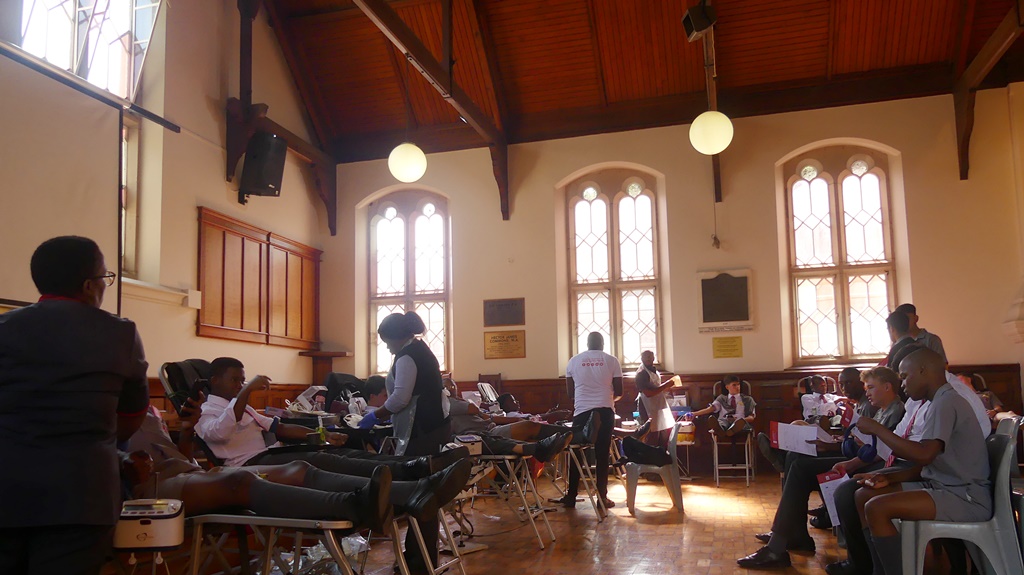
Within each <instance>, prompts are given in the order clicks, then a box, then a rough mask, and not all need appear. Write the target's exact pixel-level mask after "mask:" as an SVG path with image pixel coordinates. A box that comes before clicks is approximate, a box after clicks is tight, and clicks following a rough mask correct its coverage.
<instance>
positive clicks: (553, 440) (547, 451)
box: [533, 431, 572, 463]
mask: <svg viewBox="0 0 1024 575" xmlns="http://www.w3.org/2000/svg"><path fill="white" fill-rule="evenodd" d="M570 441H572V432H571V431H567V432H565V433H559V434H556V435H552V436H551V437H547V438H545V439H542V440H540V441H538V442H537V447H536V449H535V450H534V452H533V457H534V459H536V460H537V461H540V462H541V463H546V462H548V461H551V460H552V459H554V458H555V456H556V455H558V454H559V453H561V452H563V451H565V448H566V447H569V442H570Z"/></svg>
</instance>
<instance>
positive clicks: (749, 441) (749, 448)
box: [708, 380, 755, 487]
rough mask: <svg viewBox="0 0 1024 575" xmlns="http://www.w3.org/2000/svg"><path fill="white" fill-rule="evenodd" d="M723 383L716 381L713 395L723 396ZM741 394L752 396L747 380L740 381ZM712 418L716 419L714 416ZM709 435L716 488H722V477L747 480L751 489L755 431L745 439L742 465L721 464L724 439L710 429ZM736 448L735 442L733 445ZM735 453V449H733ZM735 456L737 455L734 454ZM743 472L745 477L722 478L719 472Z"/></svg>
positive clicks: (746, 435)
mask: <svg viewBox="0 0 1024 575" xmlns="http://www.w3.org/2000/svg"><path fill="white" fill-rule="evenodd" d="M722 389H723V387H722V382H721V381H716V382H715V386H714V388H712V395H713V396H714V397H718V396H719V395H721V394H722ZM740 393H742V394H744V395H750V383H749V382H747V381H746V380H743V381H740ZM710 417H716V416H715V414H712V415H711V416H710ZM708 433H710V434H711V442H712V444H713V445H712V454H713V455H714V467H715V487H720V486H721V484H720V481H721V478H722V477H727V478H736V479H739V478H744V477H745V478H746V480H747V487H750V479H751V478H752V477H753V476H754V461H755V459H754V439H753V438H754V433H753V431H749V432H747V433H746V434H744V435H745V437H743V462H742V463H720V462H719V453H718V449H719V446H721V445H723V444H724V443H725V441H724V438H720V437H718V435H717V434H716V433H715V431H714V429H709V430H708ZM732 445H733V446H735V442H733V443H732ZM733 451H734V452H735V449H733ZM733 455H735V453H734V454H733ZM741 470H742V471H743V475H735V476H732V475H730V476H721V475H719V471H741Z"/></svg>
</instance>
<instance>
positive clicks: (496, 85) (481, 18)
mask: <svg viewBox="0 0 1024 575" xmlns="http://www.w3.org/2000/svg"><path fill="white" fill-rule="evenodd" d="M482 1H483V0H465V5H466V9H467V10H468V11H469V21H470V26H471V27H475V28H474V29H473V38H474V39H475V40H476V45H477V50H478V51H479V52H480V53H481V54H483V55H484V60H485V62H486V66H485V67H484V86H485V88H486V90H487V92H488V94H489V95H490V97H491V99H492V100H493V101H494V108H495V110H496V111H497V115H498V124H499V125H500V127H501V129H503V130H507V129H508V122H509V116H508V114H509V108H508V98H507V97H506V94H505V85H504V82H503V81H502V77H501V69H500V68H499V67H498V53H497V51H496V48H495V47H494V36H493V35H492V33H491V25H490V20H489V19H488V17H487V14H486V13H485V12H484V11H483V10H482V8H483V7H482V6H480V5H479V4H480V3H481V2H482Z"/></svg>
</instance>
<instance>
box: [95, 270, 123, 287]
mask: <svg viewBox="0 0 1024 575" xmlns="http://www.w3.org/2000/svg"><path fill="white" fill-rule="evenodd" d="M89 279H94V280H103V283H105V284H107V285H108V286H112V285H114V280H115V279H117V274H116V273H114V272H107V273H105V274H103V275H101V276H95V277H92V278H89Z"/></svg>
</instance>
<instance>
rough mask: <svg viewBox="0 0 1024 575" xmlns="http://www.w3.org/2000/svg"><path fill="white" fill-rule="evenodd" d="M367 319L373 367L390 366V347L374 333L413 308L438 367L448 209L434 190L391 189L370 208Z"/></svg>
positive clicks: (444, 321)
mask: <svg viewBox="0 0 1024 575" xmlns="http://www.w3.org/2000/svg"><path fill="white" fill-rule="evenodd" d="M369 212H370V257H369V261H370V267H371V270H370V281H371V284H372V285H371V286H370V315H369V317H370V320H371V321H372V322H373V325H371V326H369V329H370V332H371V333H372V334H373V336H372V337H371V338H370V341H371V347H372V349H371V357H373V358H374V363H373V369H374V371H376V372H377V373H384V372H386V371H388V369H390V368H391V359H392V356H391V352H389V351H388V349H387V346H386V345H384V342H382V341H381V340H380V338H379V337H378V336H377V333H376V331H377V326H378V325H379V324H380V321H381V320H382V319H384V318H385V317H386V316H387V315H388V314H392V313H404V312H406V311H415V312H416V313H417V314H419V316H420V317H421V318H423V323H425V324H426V325H427V332H426V334H424V336H423V340H424V341H425V342H426V343H427V345H428V346H430V349H431V351H433V352H434V355H436V356H437V359H438V361H439V362H440V364H441V369H442V370H443V371H447V370H450V369H451V366H450V365H449V362H448V357H449V353H448V351H449V347H448V335H447V334H448V311H449V305H448V294H449V288H448V284H449V281H448V277H449V269H450V265H449V246H448V211H447V202H446V201H445V200H444V198H441V197H439V196H437V195H435V194H429V193H427V192H419V191H402V192H395V193H392V194H389V195H387V196H385V197H384V198H382V199H380V200H378V201H377V202H374V204H373V205H372V206H371V208H370V210H369Z"/></svg>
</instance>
